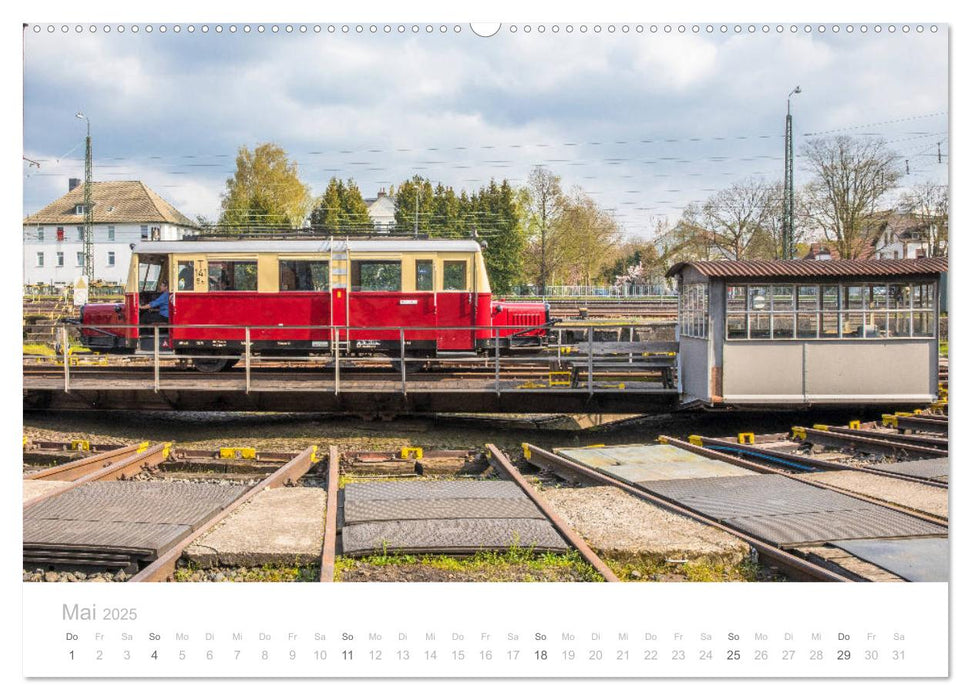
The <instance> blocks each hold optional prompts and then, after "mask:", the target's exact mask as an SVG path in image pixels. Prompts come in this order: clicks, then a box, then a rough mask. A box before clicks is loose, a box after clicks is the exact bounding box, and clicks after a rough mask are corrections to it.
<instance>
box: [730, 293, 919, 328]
mask: <svg viewBox="0 0 971 700" xmlns="http://www.w3.org/2000/svg"><path fill="white" fill-rule="evenodd" d="M935 294H936V288H935V283H933V282H925V283H920V284H886V283H884V282H872V283H867V282H852V283H847V284H823V285H798V286H794V285H787V284H749V285H727V286H726V288H725V337H726V338H727V339H728V340H737V339H749V340H756V339H759V340H761V339H769V338H772V339H788V338H830V339H835V338H933V337H934V335H935V332H936V329H935V327H934V326H935V323H936V319H937V315H936V312H935V301H934V300H935Z"/></svg>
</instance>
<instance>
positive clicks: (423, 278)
mask: <svg viewBox="0 0 971 700" xmlns="http://www.w3.org/2000/svg"><path fill="white" fill-rule="evenodd" d="M433 289H435V263H434V262H432V261H431V260H416V261H415V291H417V292H430V291H432V290H433Z"/></svg>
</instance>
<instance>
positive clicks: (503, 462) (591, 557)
mask: <svg viewBox="0 0 971 700" xmlns="http://www.w3.org/2000/svg"><path fill="white" fill-rule="evenodd" d="M486 450H488V452H489V462H490V464H492V465H493V466H494V467H496V468H497V469H498V470H499V471H501V472H503V473H504V474H505V475H506V476H508V477H509V478H510V479H512V480H513V481H514V482H516V485H517V486H519V488H521V489H522V490H523V493H525V494H526V495H527V496H529V499H530V500H531V501H532V502H533V503H535V504H536V507H537V508H539V509H540V510H541V511H542V513H543V515H545V516H546V519H547V520H549V521H550V523H552V525H553V527H554V528H556V530H557V532H559V533H560V534H561V535H562V536H563V538H564V539H565V540H566V541H567V542H568V543H569V544H570V546H571V547H573V548H574V549H575V550H577V551H578V552H579V553H580V556H581V557H583V558H584V560H586V562H587V563H588V564H590V566H592V567H593V568H594V569H595V570H596V571H597V573H598V574H600V575H601V576H603V578H604V581H608V582H610V583H619V582H620V579H619V578H618V577H617V574H615V573H614V572H613V570H612V569H611V568H610V567H609V566H607V564H605V563H604V561H603V560H602V559H601V558H600V557H598V556H597V553H596V552H594V551H593V550H592V549H591V548H590V546H589V545H588V544H587V543H586V542H584V540H583V538H582V537H580V535H578V534H577V533H576V531H575V530H574V529H573V528H572V527H570V525H569V524H568V523H567V522H566V521H565V520H563V519H562V518H561V517H560V516H559V515H557V514H556V513H555V512H554V511H553V509H552V508H551V507H550V505H549V503H547V502H546V499H545V498H543V497H542V496H541V495H540V494H539V492H538V491H537V490H536V489H535V488H533V487H532V486H531V485H530V483H529V482H528V481H526V479H525V478H523V475H522V474H521V473H520V471H519V470H518V469H516V467H515V466H513V464H512V462H510V461H509V459H508V458H507V457H506V455H504V454H503V453H502V452H501V451H500V450H499V448H498V447H496V446H495V445H493V444H491V443H490V444H487V445H486Z"/></svg>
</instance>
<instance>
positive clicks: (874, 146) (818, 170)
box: [802, 136, 902, 258]
mask: <svg viewBox="0 0 971 700" xmlns="http://www.w3.org/2000/svg"><path fill="white" fill-rule="evenodd" d="M802 156H803V157H804V158H805V159H806V161H807V164H808V167H809V169H810V171H811V172H812V173H813V180H812V181H811V182H810V183H809V184H808V185H807V187H806V190H805V192H806V203H807V209H808V213H809V216H810V218H811V220H812V222H813V223H814V224H815V225H816V226H817V227H819V229H821V230H822V232H823V234H824V236H825V237H826V239H827V240H828V241H829V242H831V243H832V244H834V245H835V246H836V249H837V250H838V251H839V254H840V256H841V257H843V258H858V257H860V256H861V255H864V254H866V252H867V249H868V247H869V243H870V241H869V229H870V226H869V224H870V222H871V221H872V218H873V215H874V213H875V212H876V211H877V209H878V207H879V206H880V205H881V203H882V202H883V200H884V198H885V197H886V195H887V194H889V193H890V191H891V190H892V189H893V188H894V186H895V185H896V184H897V182H898V181H899V180H900V178H901V176H902V173H901V171H900V167H899V166H898V161H899V158H898V156H897V154H896V153H894V152H893V151H891V150H889V149H888V148H887V147H886V145H885V144H884V142H883V141H882V140H879V139H869V138H868V139H859V138H852V137H849V136H834V137H831V138H823V139H812V140H810V141H809V142H808V143H807V144H806V145H805V146H804V147H803V149H802Z"/></svg>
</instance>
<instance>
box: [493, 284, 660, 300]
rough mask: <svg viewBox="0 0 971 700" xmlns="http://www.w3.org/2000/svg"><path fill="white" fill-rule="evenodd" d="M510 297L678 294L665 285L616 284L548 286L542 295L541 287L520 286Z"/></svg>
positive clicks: (658, 295) (652, 295) (514, 289)
mask: <svg viewBox="0 0 971 700" xmlns="http://www.w3.org/2000/svg"><path fill="white" fill-rule="evenodd" d="M510 296H517V297H540V298H553V297H670V298H672V299H676V298H677V296H676V293H675V292H674V291H673V290H672V289H670V288H668V287H667V286H665V285H664V284H614V285H592V286H588V285H570V284H553V285H550V284H548V285H546V293H545V295H544V294H541V293H540V287H539V285H535V284H529V285H519V286H516V287H513V291H512V292H511V293H510Z"/></svg>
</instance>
